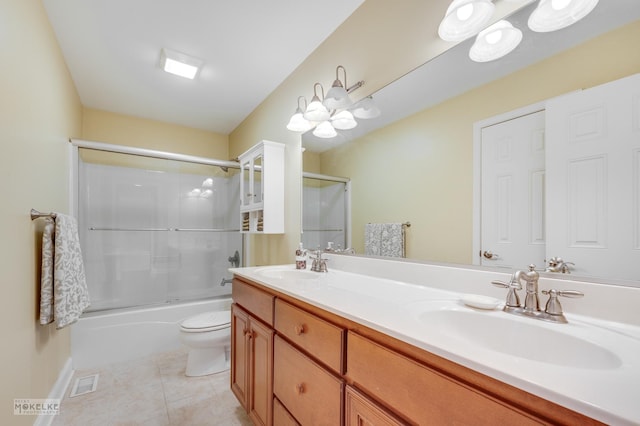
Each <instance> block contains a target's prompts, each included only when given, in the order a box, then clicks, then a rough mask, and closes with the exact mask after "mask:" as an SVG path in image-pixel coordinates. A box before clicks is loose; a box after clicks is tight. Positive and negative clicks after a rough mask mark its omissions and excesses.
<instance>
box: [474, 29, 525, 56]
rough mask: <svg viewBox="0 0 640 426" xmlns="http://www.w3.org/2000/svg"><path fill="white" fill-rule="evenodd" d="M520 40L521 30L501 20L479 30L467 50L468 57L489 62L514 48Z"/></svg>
mask: <svg viewBox="0 0 640 426" xmlns="http://www.w3.org/2000/svg"><path fill="white" fill-rule="evenodd" d="M521 41H522V31H520V30H519V29H517V28H514V27H513V25H511V23H510V22H508V21H505V20H502V21H498V22H496V23H495V24H493V25H491V26H489V27H487V28H486V29H484V30H482V31H480V34H478V36H477V37H476V41H475V43H473V46H471V50H469V58H471V60H473V61H475V62H489V61H493V60H495V59H498V58H502V57H503V56H504V55H506V54H508V53H509V52H511V51H512V50H513V49H515V48H516V47H517V46H518V45H519V44H520V42H521Z"/></svg>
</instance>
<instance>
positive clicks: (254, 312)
mask: <svg viewBox="0 0 640 426" xmlns="http://www.w3.org/2000/svg"><path fill="white" fill-rule="evenodd" d="M233 284H234V287H233V298H234V302H235V303H234V304H233V305H231V390H232V392H233V393H234V394H235V396H236V398H238V401H240V403H241V404H242V406H243V407H244V408H245V410H247V413H248V414H249V417H250V418H251V420H252V421H253V423H254V424H255V425H266V426H271V425H272V424H273V414H272V409H273V335H274V330H273V329H272V328H271V327H270V324H273V300H274V296H273V295H271V294H269V293H266V292H264V291H262V290H259V289H257V288H256V287H253V286H250V285H248V284H246V283H244V282H242V281H238V280H234V283H233ZM245 309H247V310H245ZM249 309H250V310H249ZM249 312H251V313H249ZM265 322H267V324H265Z"/></svg>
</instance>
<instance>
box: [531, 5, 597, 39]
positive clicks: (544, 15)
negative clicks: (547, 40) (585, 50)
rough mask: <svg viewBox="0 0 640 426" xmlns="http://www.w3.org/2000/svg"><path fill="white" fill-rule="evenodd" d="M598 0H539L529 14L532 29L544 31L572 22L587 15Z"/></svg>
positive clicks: (554, 29) (566, 25)
mask: <svg viewBox="0 0 640 426" xmlns="http://www.w3.org/2000/svg"><path fill="white" fill-rule="evenodd" d="M597 4H598V0H540V3H539V4H538V7H537V8H536V9H535V10H534V11H533V12H532V13H531V16H529V28H531V30H532V31H536V32H539V33H546V32H550V31H556V30H559V29H562V28H565V27H568V26H569V25H571V24H574V23H576V22H578V21H579V20H581V19H582V18H584V17H585V16H587V15H588V14H589V13H590V12H591V11H592V10H593V9H594V8H595V7H596V5H597Z"/></svg>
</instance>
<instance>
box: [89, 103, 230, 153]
mask: <svg viewBox="0 0 640 426" xmlns="http://www.w3.org/2000/svg"><path fill="white" fill-rule="evenodd" d="M81 138H82V139H86V140H91V141H96V142H105V143H111V144H118V145H127V146H133V147H137V148H146V149H154V150H157V151H167V152H175V153H180V154H187V155H195V156H199V157H209V158H216V159H218V160H228V159H229V138H228V136H227V135H223V134H220V133H214V132H210V131H207V130H199V129H193V128H190V127H185V126H179V125H177V124H170V123H164V122H161V121H154V120H148V119H145V118H137V117H132V116H128V115H122V114H115V113H112V112H107V111H100V110H96V109H91V108H84V110H83V115H82V136H81Z"/></svg>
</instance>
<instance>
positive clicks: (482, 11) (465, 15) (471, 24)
mask: <svg viewBox="0 0 640 426" xmlns="http://www.w3.org/2000/svg"><path fill="white" fill-rule="evenodd" d="M507 1H511V2H523V1H525V0H507ZM597 4H598V0H539V1H538V6H537V7H536V9H535V10H534V11H533V12H532V13H531V15H530V16H529V21H528V26H529V28H530V29H531V31H535V32H550V31H556V30H559V29H562V28H565V27H568V26H569V25H572V24H574V23H576V22H578V21H579V20H580V19H582V18H584V17H585V16H587V15H588V14H589V13H590V12H591V11H592V10H593V9H594V8H595V7H596V5H597ZM493 11H494V5H493V3H492V1H491V0H453V1H452V2H451V4H450V5H449V7H448V8H447V11H446V13H445V16H444V18H443V19H442V21H441V22H440V26H439V27H438V35H439V36H440V38H441V39H442V40H445V41H462V40H465V39H467V38H469V37H471V36H474V35H476V34H477V36H476V40H475V42H474V44H473V46H472V47H471V49H470V50H469V58H470V59H471V60H473V61H475V62H488V61H493V60H496V59H499V58H501V57H503V56H505V55H507V54H508V53H510V52H511V51H513V50H514V49H515V48H516V47H517V46H518V45H519V44H520V42H521V41H522V31H520V30H519V29H517V28H515V27H514V26H513V25H512V24H511V23H509V22H508V21H506V20H502V21H499V22H496V23H495V24H493V25H491V26H489V27H488V28H486V29H484V30H483V29H482V28H483V27H484V26H485V25H486V24H487V23H488V22H489V21H490V20H491V16H492V14H493Z"/></svg>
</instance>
